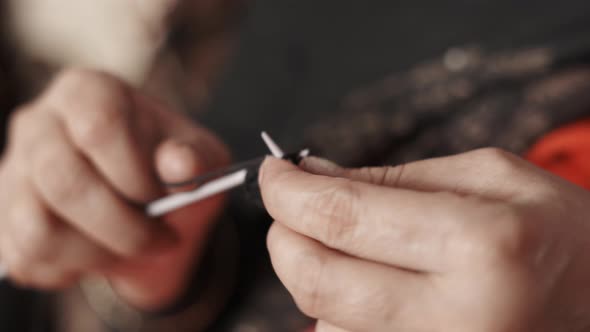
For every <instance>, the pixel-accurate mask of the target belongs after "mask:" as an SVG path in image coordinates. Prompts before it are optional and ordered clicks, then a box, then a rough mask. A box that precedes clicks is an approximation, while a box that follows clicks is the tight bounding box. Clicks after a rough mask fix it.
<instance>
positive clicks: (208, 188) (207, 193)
mask: <svg viewBox="0 0 590 332" xmlns="http://www.w3.org/2000/svg"><path fill="white" fill-rule="evenodd" d="M247 174H248V170H246V169H243V170H239V171H237V172H234V173H230V174H228V175H226V176H223V177H220V178H219V179H217V180H213V181H210V182H207V183H205V184H204V185H202V186H200V187H198V188H197V189H195V190H193V191H188V192H182V193H178V194H173V195H170V196H166V197H164V198H161V199H159V200H156V201H154V202H152V203H150V204H148V206H147V207H146V214H147V215H148V216H150V217H160V216H163V215H165V214H167V213H169V212H171V211H174V210H176V209H179V208H182V207H185V206H187V205H190V204H193V203H196V202H199V201H202V200H204V199H206V198H209V197H211V196H214V195H217V194H220V193H222V192H225V191H228V190H230V189H233V188H235V187H239V186H241V185H242V184H244V182H246V175H247Z"/></svg>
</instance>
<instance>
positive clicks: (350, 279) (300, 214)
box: [260, 149, 590, 332]
mask: <svg viewBox="0 0 590 332" xmlns="http://www.w3.org/2000/svg"><path fill="white" fill-rule="evenodd" d="M302 168H303V169H304V170H306V171H307V172H306V171H304V170H302V169H300V168H298V167H295V166H293V165H291V164H289V163H287V162H284V161H280V160H276V159H273V158H269V159H267V160H266V161H265V163H264V164H263V166H262V168H261V175H260V183H261V190H262V195H263V199H264V202H265V205H266V208H267V209H268V211H269V213H270V214H271V215H272V216H273V217H274V219H275V220H276V222H275V223H274V225H273V226H272V228H271V230H270V233H269V235H268V247H269V250H270V253H271V257H272V262H273V265H274V268H275V270H276V272H277V274H278V276H279V278H280V279H281V280H282V282H283V283H284V284H285V286H286V287H287V289H288V290H289V291H290V292H291V294H292V295H293V297H294V299H295V301H296V302H297V304H298V305H299V307H300V308H301V310H302V311H303V312H304V313H306V314H308V315H309V316H311V317H314V318H317V319H318V320H320V322H319V324H318V331H319V332H325V331H354V332H360V331H371V332H378V331H398V332H402V331H453V332H461V331H465V332H473V331H478V332H524V331H535V332H541V331H543V332H561V331H588V330H589V329H590V287H589V286H588V281H589V280H590V257H589V254H588V253H590V210H589V206H590V194H589V193H587V192H586V191H584V190H583V189H581V188H578V187H576V186H574V185H571V184H569V183H567V182H565V181H563V180H561V179H559V178H556V177H554V176H552V175H550V174H548V173H546V172H544V171H542V170H540V169H538V168H536V167H534V166H532V165H531V164H529V163H527V162H525V161H523V160H521V159H520V158H518V157H516V156H513V155H511V154H508V153H505V152H502V151H498V150H495V149H484V150H478V151H474V152H469V153H465V154H461V155H457V156H452V157H446V158H439V159H432V160H425V161H419V162H415V163H410V164H407V165H404V166H399V167H383V168H364V169H354V170H353V169H342V168H340V167H338V166H336V165H333V164H331V163H329V162H327V161H324V160H320V159H317V158H308V159H306V160H304V162H303V164H302Z"/></svg>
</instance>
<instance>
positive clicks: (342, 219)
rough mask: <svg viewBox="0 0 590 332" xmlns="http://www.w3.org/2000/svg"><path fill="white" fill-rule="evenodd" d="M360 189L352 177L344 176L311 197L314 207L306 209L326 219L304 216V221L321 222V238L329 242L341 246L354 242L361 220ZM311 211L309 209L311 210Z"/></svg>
mask: <svg viewBox="0 0 590 332" xmlns="http://www.w3.org/2000/svg"><path fill="white" fill-rule="evenodd" d="M359 196H360V193H359V190H358V188H357V187H356V186H354V184H353V182H352V181H349V180H346V179H342V181H339V182H338V183H337V184H336V185H333V186H331V187H329V188H327V189H325V190H323V191H321V192H319V193H318V194H317V195H314V197H312V199H311V200H310V205H311V208H309V209H307V208H305V209H303V213H304V214H305V213H308V214H309V216H320V217H321V218H322V219H323V220H321V222H319V223H318V221H317V220H309V219H310V218H311V217H305V215H304V217H303V218H302V219H303V222H306V223H309V224H313V225H316V227H317V226H318V225H321V227H323V228H324V229H323V231H322V232H320V233H321V234H322V236H323V238H322V239H320V240H321V241H322V242H324V243H325V244H326V245H328V246H332V247H336V246H337V247H340V246H350V245H352V244H354V238H355V232H356V230H357V228H358V223H359V215H360V213H359V206H358V205H359V204H358V198H359ZM307 211H308V212H307Z"/></svg>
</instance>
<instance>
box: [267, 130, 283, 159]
mask: <svg viewBox="0 0 590 332" xmlns="http://www.w3.org/2000/svg"><path fill="white" fill-rule="evenodd" d="M262 140H263V141H264V144H266V146H267V147H268V149H269V150H270V153H272V155H273V156H274V157H276V158H279V159H281V158H283V156H284V155H285V153H284V152H283V150H281V148H280V147H279V146H278V145H277V143H275V141H274V140H273V139H272V138H271V137H270V136H269V135H268V134H267V133H266V132H265V131H263V132H262Z"/></svg>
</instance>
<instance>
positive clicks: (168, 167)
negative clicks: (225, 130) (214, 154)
mask: <svg viewBox="0 0 590 332" xmlns="http://www.w3.org/2000/svg"><path fill="white" fill-rule="evenodd" d="M156 168H157V171H158V174H159V176H160V178H161V179H162V180H163V181H164V182H181V181H185V180H187V179H190V178H192V177H194V176H196V175H198V174H201V173H203V172H205V171H206V170H207V168H208V166H207V165H206V162H205V159H204V158H203V157H202V156H201V155H200V153H199V151H198V150H197V148H196V147H195V146H193V145H192V144H190V143H185V142H181V141H177V140H168V141H165V142H164V143H162V144H161V145H160V146H159V147H158V149H157V151H156Z"/></svg>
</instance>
